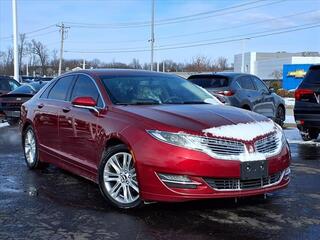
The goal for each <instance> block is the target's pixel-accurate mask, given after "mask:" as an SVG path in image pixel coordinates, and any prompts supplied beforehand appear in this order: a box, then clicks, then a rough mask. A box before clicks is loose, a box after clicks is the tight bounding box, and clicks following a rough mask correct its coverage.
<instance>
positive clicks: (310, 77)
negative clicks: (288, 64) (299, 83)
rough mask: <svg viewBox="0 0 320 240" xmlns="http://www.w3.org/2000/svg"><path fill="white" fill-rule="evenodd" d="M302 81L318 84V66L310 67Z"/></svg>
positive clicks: (319, 67)
mask: <svg viewBox="0 0 320 240" xmlns="http://www.w3.org/2000/svg"><path fill="white" fill-rule="evenodd" d="M304 82H307V83H311V84H320V66H314V67H311V68H310V69H309V71H308V73H307V75H306V77H305V79H304Z"/></svg>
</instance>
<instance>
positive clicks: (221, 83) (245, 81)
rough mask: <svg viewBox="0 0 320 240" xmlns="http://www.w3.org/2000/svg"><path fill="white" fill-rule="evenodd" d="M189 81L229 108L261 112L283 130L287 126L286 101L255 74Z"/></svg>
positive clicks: (204, 76)
mask: <svg viewBox="0 0 320 240" xmlns="http://www.w3.org/2000/svg"><path fill="white" fill-rule="evenodd" d="M188 80H189V81H191V82H192V83H194V84H197V85H199V86H201V87H203V88H205V89H207V90H208V91H209V92H210V93H212V94H214V95H215V96H216V97H217V98H218V99H219V100H220V101H221V102H223V103H225V104H227V105H230V106H234V107H239V108H243V109H247V110H251V111H254V112H256V113H260V114H262V115H264V116H266V117H268V118H271V119H273V120H274V121H275V122H277V123H278V124H279V125H280V126H281V127H282V126H283V124H284V121H285V117H286V113H285V102H284V100H283V99H282V98H281V97H280V96H278V95H277V94H276V93H274V91H273V89H272V88H268V87H267V86H266V85H265V83H264V82H263V81H262V80H261V79H259V78H258V77H256V76H254V75H251V74H244V73H230V72H221V73H209V74H196V75H192V76H190V77H189V78H188Z"/></svg>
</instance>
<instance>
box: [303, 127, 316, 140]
mask: <svg viewBox="0 0 320 240" xmlns="http://www.w3.org/2000/svg"><path fill="white" fill-rule="evenodd" d="M300 135H301V137H302V139H303V140H304V141H311V140H315V139H317V138H318V136H319V132H317V131H315V130H312V129H306V130H305V131H300Z"/></svg>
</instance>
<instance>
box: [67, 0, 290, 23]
mask: <svg viewBox="0 0 320 240" xmlns="http://www.w3.org/2000/svg"><path fill="white" fill-rule="evenodd" d="M285 1H287V0H277V1H272V2H267V3H265V4H261V5H258V6H251V7H248V8H243V9H237V10H235V11H229V12H225V13H220V14H215V15H213V16H210V15H209V13H210V14H211V15H212V14H214V13H217V12H221V11H226V10H227V9H228V10H230V9H234V8H239V7H243V6H246V5H252V4H255V3H258V2H266V0H259V1H254V2H248V3H243V4H240V5H234V6H231V7H228V8H222V9H216V10H212V11H207V12H202V13H198V14H196V15H200V14H205V16H198V17H193V15H194V14H193V15H187V16H182V17H178V18H175V19H177V20H173V19H174V18H170V19H163V20H159V21H156V22H155V25H156V26H161V25H168V24H175V23H182V22H190V21H195V20H201V19H208V18H210V17H217V16H223V15H228V14H232V13H239V12H243V11H247V10H251V9H255V8H260V7H265V6H270V5H274V4H278V3H282V2H285ZM190 16H192V17H190ZM67 23H68V24H69V25H70V26H72V27H75V28H89V29H90V28H110V29H124V28H140V27H148V26H150V24H151V22H135V23H132V22H128V23H118V24H115V23H114V24H95V23H76V22H67Z"/></svg>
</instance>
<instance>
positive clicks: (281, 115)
mask: <svg viewBox="0 0 320 240" xmlns="http://www.w3.org/2000/svg"><path fill="white" fill-rule="evenodd" d="M284 120H285V111H284V109H283V107H280V106H279V107H278V108H277V113H276V119H275V122H276V123H277V124H278V125H279V126H280V127H281V128H282V127H283V125H284Z"/></svg>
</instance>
